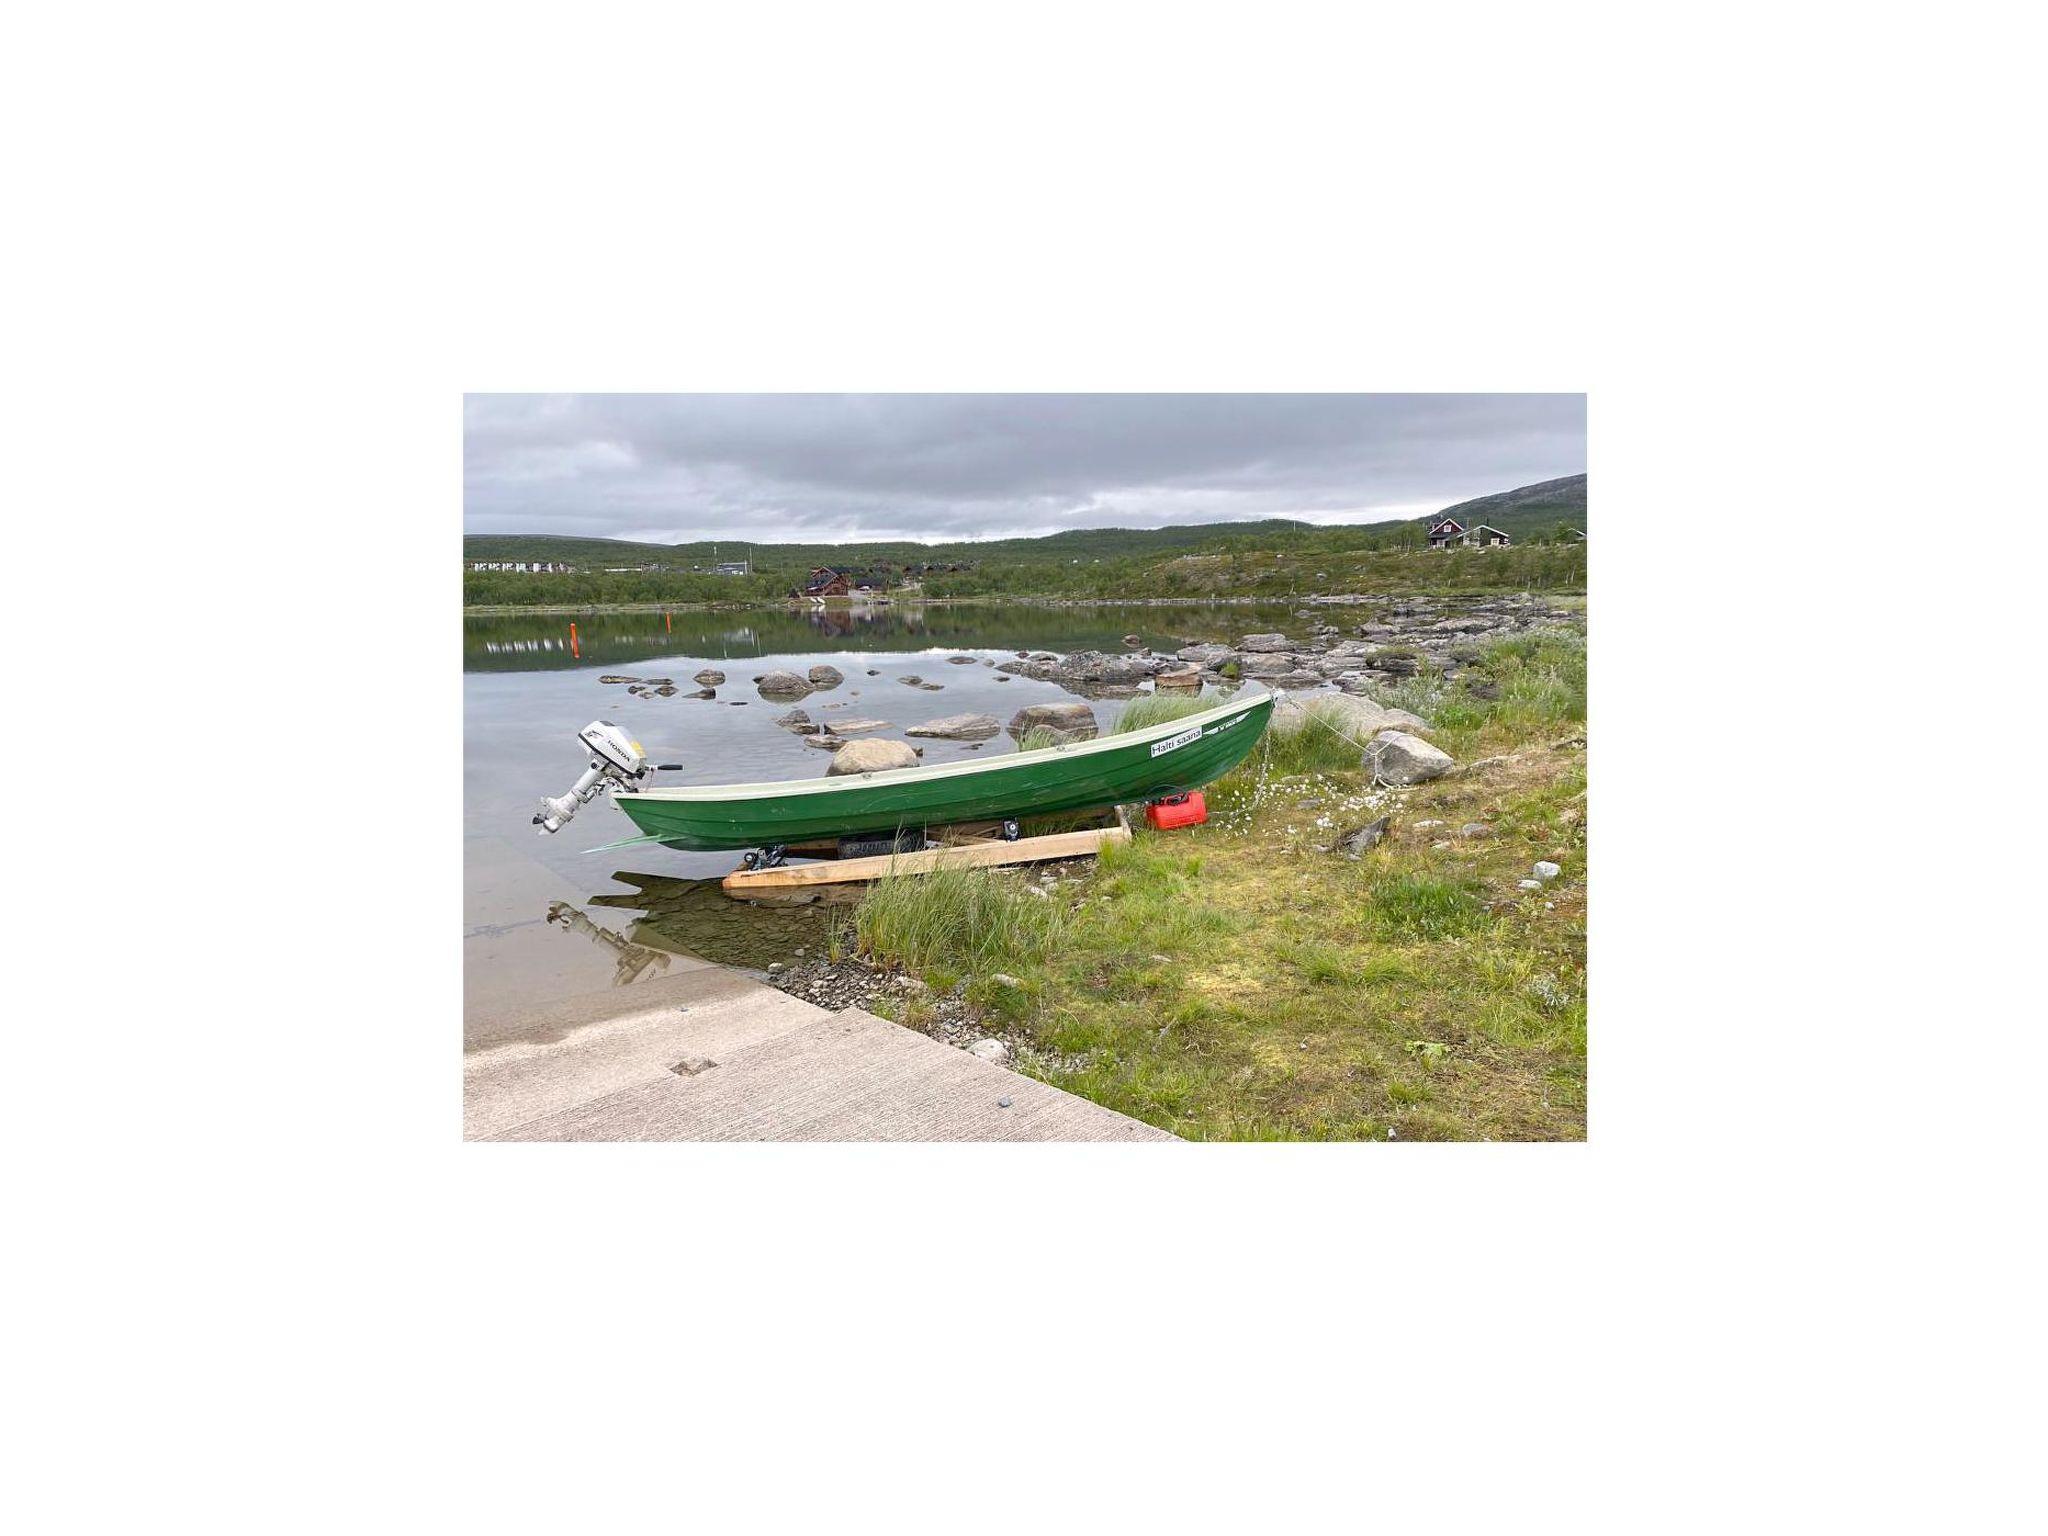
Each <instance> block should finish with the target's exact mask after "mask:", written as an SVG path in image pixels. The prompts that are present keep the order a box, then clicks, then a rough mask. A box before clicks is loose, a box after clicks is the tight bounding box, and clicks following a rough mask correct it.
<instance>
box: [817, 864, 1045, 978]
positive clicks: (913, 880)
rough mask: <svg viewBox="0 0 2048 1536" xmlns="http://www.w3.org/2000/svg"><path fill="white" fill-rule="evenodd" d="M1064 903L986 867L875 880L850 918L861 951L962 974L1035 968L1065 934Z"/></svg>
mask: <svg viewBox="0 0 2048 1536" xmlns="http://www.w3.org/2000/svg"><path fill="white" fill-rule="evenodd" d="M1067 917H1068V914H1067V909H1066V906H1065V904H1064V903H1062V902H1059V901H1052V900H1048V899H1046V898H1045V897H1043V896H1034V895H1032V894H1031V893H1030V892H1028V891H1026V890H1025V889H1023V887H1022V885H1021V883H1020V882H1019V881H1017V880H1016V879H1015V878H1014V877H1013V876H1009V875H1005V874H1002V873H999V872H998V871H996V870H991V869H939V870H934V871H932V872H931V873H930V874H928V875H892V876H889V877H887V878H885V879H882V880H877V881H876V882H875V883H874V885H873V886H872V887H871V888H870V889H869V891H868V894H867V896H866V897H865V898H864V899H863V900H862V901H861V904H860V907H859V909H858V910H857V911H856V913H855V915H854V929H855V932H856V934H857V935H858V937H859V941H860V947H861V949H862V951H863V952H865V953H866V954H869V955H871V956H873V957H874V958H875V959H877V960H882V961H889V962H894V963H896V964H899V965H903V966H906V967H908V968H909V969H911V970H924V969H926V968H928V967H930V966H933V965H937V964H943V965H946V966H948V967H952V968H956V969H962V970H966V971H969V972H973V971H979V970H987V969H997V970H1001V969H1005V968H1009V967H1022V966H1026V965H1033V964H1037V963H1040V962H1042V961H1043V960H1044V959H1045V957H1046V956H1047V955H1048V954H1050V953H1051V952H1052V951H1053V950H1054V949H1055V948H1056V947H1057V946H1058V945H1059V944H1060V942H1061V939H1062V937H1063V936H1064V934H1065V932H1066V926H1067Z"/></svg>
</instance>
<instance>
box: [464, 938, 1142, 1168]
mask: <svg viewBox="0 0 2048 1536" xmlns="http://www.w3.org/2000/svg"><path fill="white" fill-rule="evenodd" d="M631 994H632V1001H631V1002H630V1003H627V1002H625V1000H624V999H623V998H622V997H621V996H620V994H617V993H611V994H596V995H594V996H592V997H588V998H584V999H576V1000H571V1001H570V1002H567V1003H557V1004H549V1005H543V1006H541V1007H538V1008H536V1009H533V1010H531V1012H530V1013H529V1014H528V1016H527V1017H526V1018H525V1019H524V1020H523V1021H522V1022H521V1023H520V1024H519V1026H518V1027H517V1028H509V1027H508V1028H507V1029H505V1030H502V1031H498V1032H497V1039H496V1041H495V1043H493V1044H491V1045H488V1046H484V1047H481V1048H478V1049H475V1050H472V1051H471V1052H470V1053H469V1055H468V1057H467V1058H466V1060H465V1064H464V1093H463V1099H464V1134H465V1135H466V1136H467V1137H468V1138H470V1139H473V1140H497V1141H1173V1140H1175V1139H1176V1138H1175V1137H1173V1136H1171V1135H1169V1134H1168V1133H1167V1132H1165V1131H1161V1130H1157V1129H1155V1128H1153V1127H1152V1126H1149V1125H1145V1124H1143V1123H1142V1122H1140V1121H1137V1120H1132V1119H1130V1118H1128V1117H1127V1116H1124V1115H1119V1114H1117V1113H1115V1112H1114V1111H1113V1110H1108V1109H1104V1108H1103V1107H1102V1106H1101V1105H1099V1104H1092V1103H1090V1102H1089V1101H1088V1100H1086V1099H1081V1098H1076V1097H1075V1096H1074V1095H1072V1094H1069V1093H1064V1092H1062V1091H1061V1090H1059V1089H1057V1088H1054V1087H1051V1086H1050V1085H1048V1084H1045V1083H1041V1082H1039V1081H1037V1080H1036V1079H1035V1078H1029V1077H1023V1076H1021V1075H1019V1074H1017V1073H1014V1072H1010V1071H1008V1070H1006V1069H1004V1068H1002V1067H997V1066H992V1065H990V1064H989V1063H987V1062H984V1061H981V1060H978V1059H977V1058H975V1057H973V1056H970V1055H968V1054H967V1053H966V1052H965V1051H962V1050H956V1049H955V1048H954V1047H952V1046H949V1045H942V1044H940V1043H939V1042H938V1041H936V1040H933V1039H931V1038H929V1037H928V1036H925V1035H921V1034H918V1033H917V1032H916V1031H915V1030H910V1029H905V1028H903V1027H902V1026H901V1025H898V1024H892V1023H890V1022H889V1021H888V1020H886V1019H879V1018H876V1017H875V1016H874V1015H872V1014H869V1013H864V1012H862V1011H861V1010H859V1009H848V1010H846V1011H845V1012H843V1013H828V1012H826V1011H825V1010H824V1009H821V1008H816V1007H813V1006H812V1005H811V1004H809V1003H805V1002H802V1001H800V1000H798V999H796V998H793V997H790V996H788V995H787V994H785V993H782V992H778V991H776V990H775V989H774V988H772V987H767V986H763V985H761V984H760V983H758V982H755V981H752V980H750V979H748V978H746V977H743V976H739V975H736V974H734V973H732V972H728V971H722V970H719V971H711V972H699V973H695V974H692V975H688V976H679V977H670V978H664V979H662V980H660V981H654V982H646V983H642V984H640V985H638V986H636V987H634V988H632V989H631ZM685 1009H687V1010H688V1011H687V1012H686V1011H684V1010H685ZM678 1063H688V1064H689V1068H690V1070H686V1071H684V1072H678V1071H676V1070H675V1067H676V1065H677V1064H678ZM706 1063H715V1065H706ZM1003 1099H1008V1100H1009V1101H1010V1102H1009V1104H1008V1105H1007V1106H1006V1105H1004V1104H1002V1103H1001V1102H1000V1101H1001V1100H1003Z"/></svg>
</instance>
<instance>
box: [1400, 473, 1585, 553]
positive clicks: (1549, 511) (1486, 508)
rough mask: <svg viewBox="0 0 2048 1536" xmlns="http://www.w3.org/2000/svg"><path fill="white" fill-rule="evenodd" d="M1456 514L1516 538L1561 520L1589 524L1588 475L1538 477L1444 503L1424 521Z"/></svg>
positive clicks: (1466, 521)
mask: <svg viewBox="0 0 2048 1536" xmlns="http://www.w3.org/2000/svg"><path fill="white" fill-rule="evenodd" d="M1444 517H1455V518H1456V519H1457V520H1458V521H1459V522H1461V523H1463V524H1464V525H1465V526H1466V527H1467V528H1471V527H1473V526H1475V525H1476V524H1479V523H1486V524H1489V525H1491V526H1492V527H1495V528H1498V529H1500V530H1501V532H1503V533H1506V534H1509V535H1511V536H1512V537H1515V538H1527V537H1529V536H1530V535H1531V534H1537V533H1549V532H1550V531H1551V530H1552V529H1554V528H1555V527H1556V526H1557V525H1558V524H1559V523H1569V524H1571V526H1572V527H1574V528H1578V529H1581V530H1583V529H1584V528H1585V526H1586V477H1585V476H1584V475H1566V476H1565V477H1564V478H1563V479H1562V480H1539V481H1537V482H1536V484H1534V485H1523V486H1517V487H1516V488H1515V489H1514V490H1512V491H1496V492H1495V493H1494V494H1493V495H1491V496H1475V497H1474V498H1473V499H1472V500H1470V501H1461V502H1459V503H1458V504H1457V505H1456V506H1454V507H1445V508H1444V509H1443V511H1441V512H1439V513H1437V514H1436V515H1435V516H1434V517H1428V518H1424V519H1422V521H1423V523H1424V524H1425V525H1427V524H1429V523H1433V522H1435V521H1436V520H1437V519H1438V518H1444Z"/></svg>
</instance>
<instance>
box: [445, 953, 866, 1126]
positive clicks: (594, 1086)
mask: <svg viewBox="0 0 2048 1536" xmlns="http://www.w3.org/2000/svg"><path fill="white" fill-rule="evenodd" d="M830 1017H831V1015H830V1014H828V1013H826V1012H825V1010H824V1009H822V1008H818V1007H815V1006H813V1005H812V1004H810V1003H807V1002H804V1001H803V1000H802V999H801V998H795V997H791V996H790V995H789V994H788V993H786V992H779V991H777V990H776V989H775V988H773V987H767V986H763V985H762V984H761V983H760V982H757V981H754V980H753V979H751V978H750V977H746V976H742V975H740V974H739V973H737V972H735V971H728V970H726V969H724V968H723V967H720V966H706V967H703V968H701V969H698V970H693V971H688V972H685V973H684V974H682V975H680V976H665V977H661V978H658V979H656V980H653V981H643V982H639V983H636V984H635V985H633V986H632V987H628V988H622V989H616V990H608V991H603V992H591V993H585V994H583V995H581V996H578V997H572V998H564V999H560V1000H556V1001H552V1002H543V1003H537V1004H534V1005H532V1006H530V1007H527V1008H525V1009H522V1010H511V1011H508V1012H506V1013H504V1014H502V1015H500V1016H499V1017H498V1018H497V1019H495V1020H493V1021H491V1023H490V1024H489V1025H488V1026H485V1025H481V1024H479V1023H476V1022H474V1021H472V1023H471V1025H470V1034H471V1037H472V1045H471V1047H470V1049H469V1050H468V1051H467V1052H466V1053H465V1055H464V1057H463V1063H462V1103H463V1135H464V1136H465V1137H467V1138H469V1139H471V1140H475V1139H478V1138H481V1137H488V1136H491V1135H494V1134H496V1133H497V1132H499V1131H502V1130H505V1129H507V1128H509V1127H511V1126H514V1125H518V1124H520V1123H522V1122H524V1121H527V1120H532V1119H535V1118H538V1117H541V1116H545V1115H551V1114H556V1113H559V1112H561V1111H563V1110H567V1109H570V1108H573V1107H574V1106H576V1105H579V1104H582V1103H584V1102H586V1101H588V1100H590V1099H594V1098H601V1097H603V1096H604V1095H606V1094H609V1093H613V1092H615V1091H617V1090H618V1089H620V1088H623V1087H626V1086H629V1085H631V1084H634V1083H640V1082H644V1081H648V1080H650V1079H656V1078H661V1077H668V1076H672V1075H673V1069H674V1068H675V1066H676V1065H677V1063H679V1062H683V1061H706V1060H708V1061H723V1060H725V1059H726V1058H727V1057H729V1056H731V1055H732V1054H733V1053H734V1052H736V1051H738V1050H740V1049H741V1048H742V1047H744V1046H747V1045H752V1044H758V1043H760V1042H762V1041H764V1040H767V1039H770V1038H772V1037H773V1036H775V1035H777V1034H779V1033H782V1032H784V1031H786V1030H792V1029H796V1028H798V1027H799V1026H801V1025H804V1024H808V1023H811V1022H812V1021H814V1020H816V1019H819V1018H830ZM479 1036H481V1037H482V1038H481V1039H479V1038H478V1037H479ZM561 1139H565V1140H566V1139H573V1138H561Z"/></svg>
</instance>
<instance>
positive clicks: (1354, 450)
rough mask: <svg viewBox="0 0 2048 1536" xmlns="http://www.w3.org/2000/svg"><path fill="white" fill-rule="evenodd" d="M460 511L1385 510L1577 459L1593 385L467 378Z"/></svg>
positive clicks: (660, 526)
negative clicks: (979, 389)
mask: <svg viewBox="0 0 2048 1536" xmlns="http://www.w3.org/2000/svg"><path fill="white" fill-rule="evenodd" d="M463 437H464V494H463V500H464V511H463V522H464V527H465V529H466V531H468V532H470V533H566V534H577V535H582V536H586V537H599V538H619V539H645V540H650V541H655V542H660V543H668V544H674V543H682V542H685V541H687V540H693V539H754V540H759V541H761V542H764V543H782V542H795V541H805V542H809V541H829V540H853V539H963V538H996V537H1005V536H1009V535H1017V534H1040V533H1057V532H1059V531H1060V530H1062V529H1068V528H1109V527H1119V528H1157V527H1161V526H1164V525H1166V524H1170V523H1210V522H1226V521H1235V520H1241V519H1246V518H1259V517H1297V518H1302V519H1304V520H1306V521H1309V522H1318V523H1364V522H1379V521H1383V520H1385V519H1388V518H1397V517H1415V516H1419V515H1421V514H1422V513H1425V512H1434V511H1436V510H1437V509H1438V508H1440V507H1445V506H1448V505H1450V504H1451V503H1452V502H1455V501H1463V500H1465V499H1466V498H1468V497H1472V496H1483V495H1486V494H1487V493H1489V492H1492V491H1504V490H1509V489H1511V488H1513V487H1515V486H1518V485H1528V484H1530V483H1531V482H1533V481H1537V480H1550V479H1554V478H1556V477H1557V476H1560V475H1574V474H1578V473H1580V472H1581V471H1583V470H1584V469H1585V467H1586V398H1585V396H1584V395H471V396H469V397H468V399H467V401H466V402H465V406H464V425H463Z"/></svg>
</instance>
